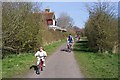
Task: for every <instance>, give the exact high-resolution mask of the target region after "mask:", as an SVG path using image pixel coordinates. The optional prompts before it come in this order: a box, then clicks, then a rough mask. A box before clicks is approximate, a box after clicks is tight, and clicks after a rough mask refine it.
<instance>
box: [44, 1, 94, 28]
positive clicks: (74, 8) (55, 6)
mask: <svg viewBox="0 0 120 80" xmlns="http://www.w3.org/2000/svg"><path fill="white" fill-rule="evenodd" d="M92 4H93V3H92V2H42V10H44V9H45V8H50V9H51V11H53V12H54V13H55V16H56V18H58V17H59V16H60V14H61V13H62V12H65V13H67V14H68V15H69V16H70V17H72V18H73V21H74V25H75V26H78V27H79V28H84V25H85V22H86V21H87V20H88V18H89V13H88V11H87V8H86V5H92Z"/></svg>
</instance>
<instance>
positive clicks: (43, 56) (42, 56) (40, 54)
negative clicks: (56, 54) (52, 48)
mask: <svg viewBox="0 0 120 80" xmlns="http://www.w3.org/2000/svg"><path fill="white" fill-rule="evenodd" d="M35 57H37V65H39V63H40V62H41V60H42V62H43V66H44V67H45V59H46V57H47V53H46V52H45V51H44V49H43V47H40V49H39V51H37V52H36V54H35Z"/></svg>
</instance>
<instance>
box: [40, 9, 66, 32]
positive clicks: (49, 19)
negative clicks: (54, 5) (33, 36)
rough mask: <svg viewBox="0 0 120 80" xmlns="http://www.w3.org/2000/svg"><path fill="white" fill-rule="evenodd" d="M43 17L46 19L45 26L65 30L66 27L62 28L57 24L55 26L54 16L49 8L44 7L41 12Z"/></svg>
mask: <svg viewBox="0 0 120 80" xmlns="http://www.w3.org/2000/svg"><path fill="white" fill-rule="evenodd" d="M42 14H43V16H44V19H45V20H46V23H47V26H48V28H49V29H53V30H59V31H63V32H66V31H67V30H66V29H62V28H61V27H59V26H56V23H57V21H56V17H55V14H54V12H50V9H48V8H46V9H45V11H44V12H42Z"/></svg>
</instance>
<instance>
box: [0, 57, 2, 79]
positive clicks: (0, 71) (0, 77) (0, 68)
mask: <svg viewBox="0 0 120 80" xmlns="http://www.w3.org/2000/svg"><path fill="white" fill-rule="evenodd" d="M0 79H2V60H1V59H0Z"/></svg>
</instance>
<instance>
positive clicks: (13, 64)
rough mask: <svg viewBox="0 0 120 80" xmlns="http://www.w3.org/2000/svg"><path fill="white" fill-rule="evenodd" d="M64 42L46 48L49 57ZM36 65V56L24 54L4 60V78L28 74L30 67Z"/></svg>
mask: <svg viewBox="0 0 120 80" xmlns="http://www.w3.org/2000/svg"><path fill="white" fill-rule="evenodd" d="M62 43H64V40H63V41H59V42H55V43H53V44H50V45H47V46H45V47H44V48H45V50H46V52H47V54H48V55H51V54H52V53H53V52H54V51H55V50H56V49H57V48H58V46H60V45H61V44H62ZM35 63H36V58H35V57H34V54H31V53H22V54H20V55H10V56H8V57H7V58H5V59H3V60H2V78H10V77H14V76H15V75H19V74H22V73H26V72H27V71H29V67H30V66H31V65H33V64H35Z"/></svg>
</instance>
